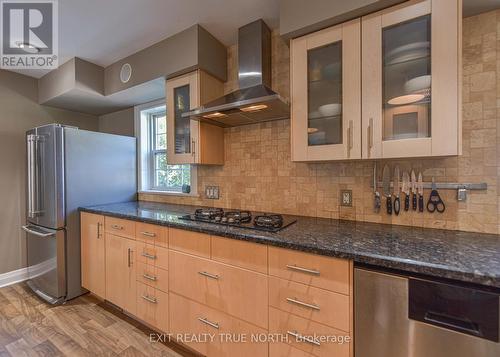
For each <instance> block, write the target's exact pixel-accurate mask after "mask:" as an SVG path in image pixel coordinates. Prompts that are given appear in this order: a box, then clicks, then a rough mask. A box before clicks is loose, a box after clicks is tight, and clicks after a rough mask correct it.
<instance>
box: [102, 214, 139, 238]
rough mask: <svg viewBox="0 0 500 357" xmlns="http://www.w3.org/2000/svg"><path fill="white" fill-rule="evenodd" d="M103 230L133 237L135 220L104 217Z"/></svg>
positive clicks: (116, 234)
mask: <svg viewBox="0 0 500 357" xmlns="http://www.w3.org/2000/svg"><path fill="white" fill-rule="evenodd" d="M104 230H105V231H106V232H107V233H111V234H113V235H115V236H120V237H125V238H130V239H135V222H134V221H129V220H126V219H121V218H115V217H105V218H104Z"/></svg>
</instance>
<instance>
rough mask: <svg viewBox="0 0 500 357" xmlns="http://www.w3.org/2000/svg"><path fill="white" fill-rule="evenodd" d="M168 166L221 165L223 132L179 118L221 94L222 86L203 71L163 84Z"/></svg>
mask: <svg viewBox="0 0 500 357" xmlns="http://www.w3.org/2000/svg"><path fill="white" fill-rule="evenodd" d="M165 92H166V98H167V162H168V163H169V164H171V165H174V164H175V165H178V164H205V165H223V164H224V129H223V128H220V127H217V126H214V125H210V124H207V123H202V122H199V121H197V120H191V119H190V118H183V117H182V114H183V113H185V112H188V111H189V110H192V109H195V108H197V107H199V106H201V105H203V104H205V103H207V102H209V101H211V100H213V99H216V98H217V97H221V96H222V95H223V94H224V87H223V83H222V82H221V81H219V80H218V79H216V78H214V77H212V76H211V75H209V74H208V73H205V72H204V71H201V70H198V71H194V72H191V73H188V74H185V75H182V76H180V77H176V78H173V79H168V80H167V82H166V90H165Z"/></svg>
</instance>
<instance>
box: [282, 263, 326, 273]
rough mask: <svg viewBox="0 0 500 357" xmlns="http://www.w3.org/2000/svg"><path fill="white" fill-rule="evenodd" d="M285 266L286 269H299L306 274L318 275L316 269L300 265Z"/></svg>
mask: <svg viewBox="0 0 500 357" xmlns="http://www.w3.org/2000/svg"><path fill="white" fill-rule="evenodd" d="M286 267H287V269H290V270H295V271H300V272H301V273H306V274H311V275H319V271H318V270H313V269H307V268H302V267H299V266H297V265H287V266H286Z"/></svg>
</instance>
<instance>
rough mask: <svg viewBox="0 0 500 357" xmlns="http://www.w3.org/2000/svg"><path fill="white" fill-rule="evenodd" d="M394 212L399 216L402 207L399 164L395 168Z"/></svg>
mask: <svg viewBox="0 0 500 357" xmlns="http://www.w3.org/2000/svg"><path fill="white" fill-rule="evenodd" d="M393 180H394V196H395V198H394V213H395V214H396V216H399V210H400V209H401V201H400V200H399V166H396V168H395V169H394V177H393Z"/></svg>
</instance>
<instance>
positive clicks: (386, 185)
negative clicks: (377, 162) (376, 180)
mask: <svg viewBox="0 0 500 357" xmlns="http://www.w3.org/2000/svg"><path fill="white" fill-rule="evenodd" d="M382 186H383V189H384V196H385V197H386V199H387V203H386V205H387V214H392V195H391V173H390V171H389V166H387V165H385V166H384V171H382Z"/></svg>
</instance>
